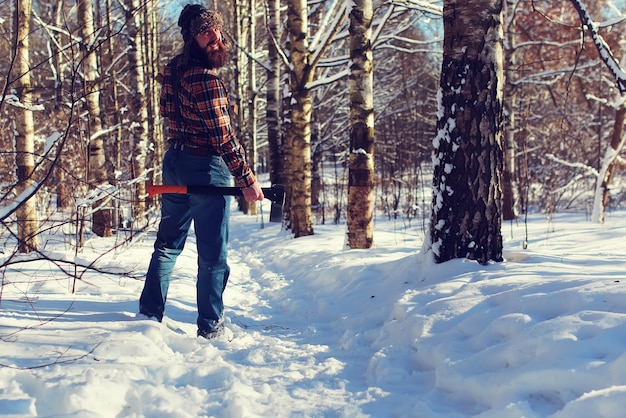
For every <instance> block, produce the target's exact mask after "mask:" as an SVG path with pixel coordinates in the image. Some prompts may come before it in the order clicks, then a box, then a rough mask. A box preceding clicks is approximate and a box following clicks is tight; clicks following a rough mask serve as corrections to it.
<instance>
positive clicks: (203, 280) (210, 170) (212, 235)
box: [139, 148, 232, 329]
mask: <svg viewBox="0 0 626 418" xmlns="http://www.w3.org/2000/svg"><path fill="white" fill-rule="evenodd" d="M163 183H164V184H174V185H208V184H211V185H214V186H230V185H231V183H232V177H231V175H230V173H229V171H228V168H227V167H226V164H225V163H224V162H223V160H222V158H221V157H219V156H214V155H211V156H196V155H191V154H190V153H188V151H187V150H185V149H182V150H180V149H174V148H170V149H168V150H167V152H166V153H165V157H164V158H163ZM229 217H230V198H229V197H227V196H210V195H201V194H195V195H188V194H186V195H184V194H164V195H162V206H161V222H160V223H159V230H158V232H157V238H156V242H155V243H154V252H153V253H152V258H151V259H150V265H149V266H148V272H147V274H146V281H145V283H144V288H143V291H142V293H141V297H140V299H139V311H140V312H141V313H144V314H146V315H148V316H155V317H157V318H158V319H159V321H161V320H162V319H163V313H164V311H165V302H166V300H167V291H168V288H169V284H170V280H171V278H172V272H173V270H174V264H175V263H176V259H177V258H178V256H179V255H180V253H181V252H182V250H183V247H184V245H185V241H186V239H187V234H188V232H189V228H190V226H191V221H192V220H193V223H194V230H195V234H196V244H197V250H198V276H197V280H196V302H197V306H198V320H197V324H198V329H212V328H214V327H215V325H216V324H217V323H218V322H220V321H221V320H222V315H223V311H224V302H223V299H222V294H223V293H224V289H225V288H226V284H227V282H228V276H229V274H230V268H229V266H228V264H227V260H226V257H227V247H226V246H227V242H228V221H229Z"/></svg>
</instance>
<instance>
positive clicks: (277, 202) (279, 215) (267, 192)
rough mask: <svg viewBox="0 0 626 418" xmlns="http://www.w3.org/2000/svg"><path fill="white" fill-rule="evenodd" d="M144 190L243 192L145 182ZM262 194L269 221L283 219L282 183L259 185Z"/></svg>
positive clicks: (155, 191) (225, 193) (151, 192)
mask: <svg viewBox="0 0 626 418" xmlns="http://www.w3.org/2000/svg"><path fill="white" fill-rule="evenodd" d="M146 190H147V191H148V196H149V197H153V196H155V195H158V194H164V193H174V194H208V195H214V196H243V192H242V191H241V189H240V188H239V187H220V186H172V185H166V184H162V185H156V184H147V185H146ZM261 190H263V195H264V196H265V198H266V199H269V200H270V201H271V202H272V210H271V211H270V222H282V220H283V204H284V203H285V186H283V185H282V184H274V185H272V186H271V187H261Z"/></svg>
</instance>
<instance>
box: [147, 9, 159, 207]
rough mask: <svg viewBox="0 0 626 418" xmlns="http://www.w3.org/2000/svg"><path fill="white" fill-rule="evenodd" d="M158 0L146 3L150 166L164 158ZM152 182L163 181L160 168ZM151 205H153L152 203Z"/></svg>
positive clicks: (153, 174)
mask: <svg viewBox="0 0 626 418" xmlns="http://www.w3.org/2000/svg"><path fill="white" fill-rule="evenodd" d="M157 6H158V2H156V1H154V0H151V1H149V2H148V3H147V4H146V9H145V20H146V22H148V23H147V25H146V28H147V31H146V32H147V33H146V36H145V39H146V43H145V45H144V47H145V56H146V58H147V59H146V61H147V65H146V70H147V71H148V74H147V77H146V84H147V86H148V91H147V94H146V98H147V102H148V103H147V106H148V120H149V121H150V123H149V124H148V129H149V130H148V141H150V143H151V145H152V147H151V148H152V164H151V165H149V166H150V167H154V166H156V165H157V163H156V162H157V161H158V162H160V161H162V160H163V153H164V150H163V142H164V139H163V124H162V122H161V114H160V112H159V97H160V92H161V88H160V87H161V86H160V85H159V83H158V81H157V78H156V76H155V75H156V74H158V73H159V42H160V40H159V32H160V31H159V26H158V23H159V22H158V19H159V16H158V7H157ZM149 178H150V182H151V183H152V184H160V183H161V173H160V171H159V170H152V172H151V173H150V175H149ZM150 206H151V205H150Z"/></svg>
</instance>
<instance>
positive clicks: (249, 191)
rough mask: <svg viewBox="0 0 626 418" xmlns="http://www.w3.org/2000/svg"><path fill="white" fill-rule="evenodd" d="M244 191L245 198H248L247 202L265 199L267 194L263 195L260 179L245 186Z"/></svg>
mask: <svg viewBox="0 0 626 418" xmlns="http://www.w3.org/2000/svg"><path fill="white" fill-rule="evenodd" d="M241 192H242V193H243V198H244V199H246V202H254V201H255V200H263V199H264V198H265V196H263V190H261V185H260V184H259V182H258V181H255V182H254V183H252V185H250V186H249V187H245V188H243V189H241Z"/></svg>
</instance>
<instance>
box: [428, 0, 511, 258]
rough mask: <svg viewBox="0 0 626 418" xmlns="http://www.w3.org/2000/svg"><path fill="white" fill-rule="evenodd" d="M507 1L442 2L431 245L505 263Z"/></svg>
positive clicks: (437, 251)
mask: <svg viewBox="0 0 626 418" xmlns="http://www.w3.org/2000/svg"><path fill="white" fill-rule="evenodd" d="M503 81H504V80H503V69H502V0H446V1H444V55H443V62H442V70H441V79H440V89H439V92H438V103H439V109H438V113H437V130H438V131H437V135H436V137H435V139H434V140H433V145H434V149H435V150H434V155H433V164H434V179H433V205H432V217H431V225H430V228H431V230H430V241H431V249H432V252H433V254H434V258H435V261H436V262H438V263H440V262H444V261H447V260H451V259H454V258H468V259H471V260H476V261H478V262H480V263H481V264H486V263H487V262H489V261H490V260H493V261H502V235H501V201H500V200H501V197H502V196H501V190H500V176H501V172H502V145H501V142H502V123H503V118H502V88H503Z"/></svg>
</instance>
